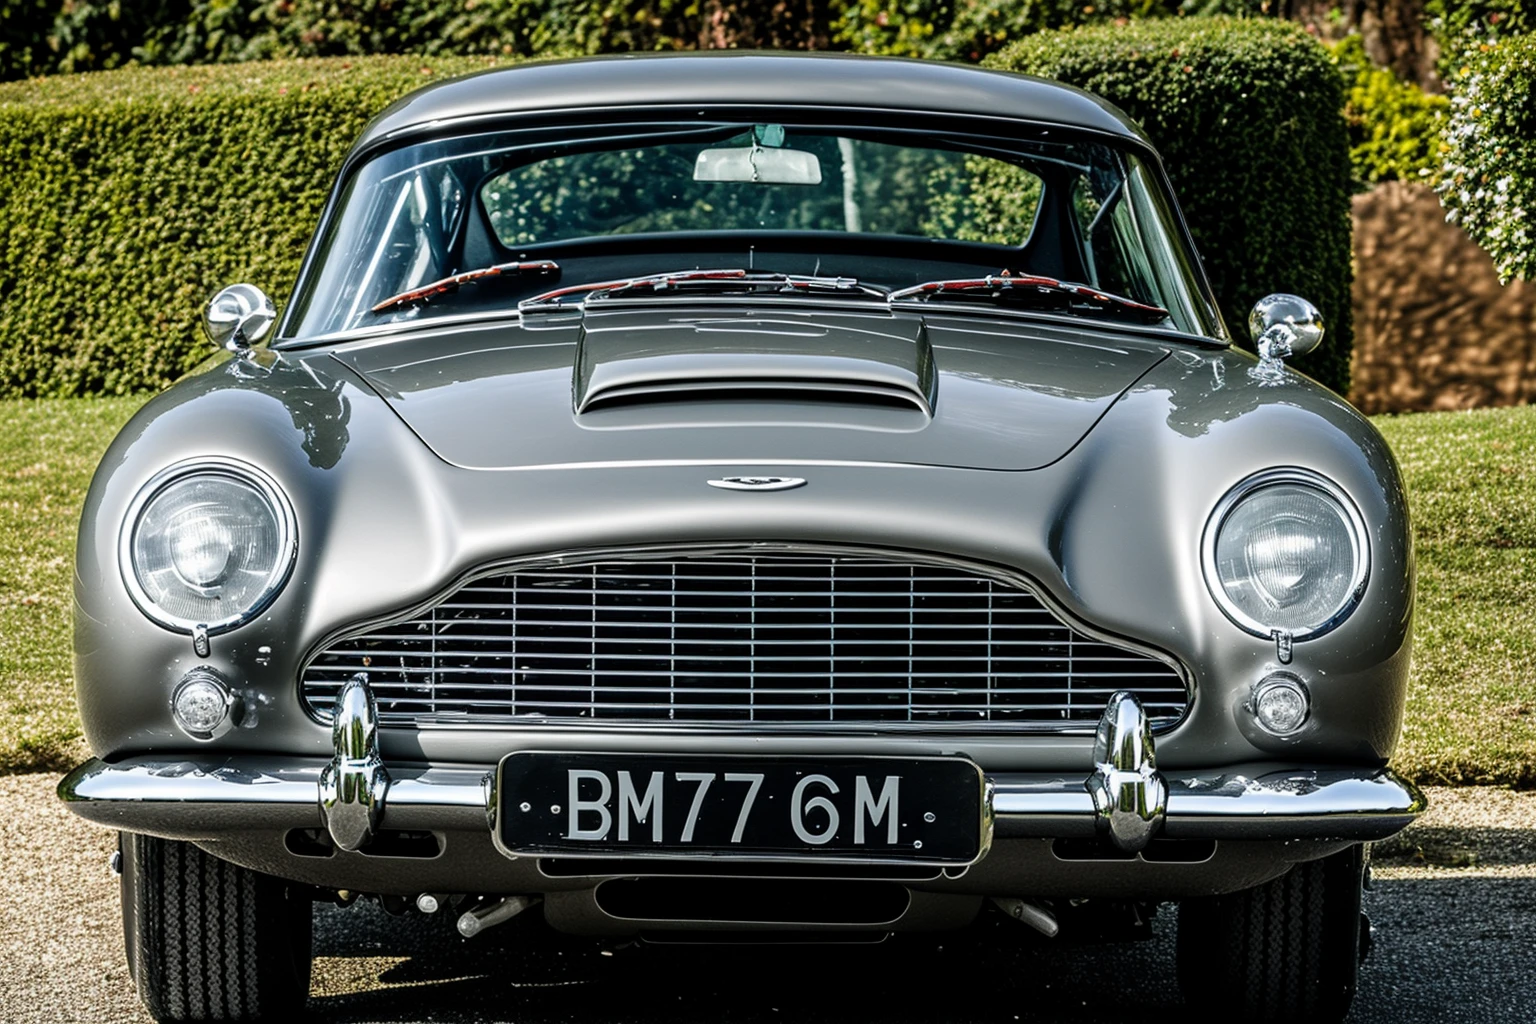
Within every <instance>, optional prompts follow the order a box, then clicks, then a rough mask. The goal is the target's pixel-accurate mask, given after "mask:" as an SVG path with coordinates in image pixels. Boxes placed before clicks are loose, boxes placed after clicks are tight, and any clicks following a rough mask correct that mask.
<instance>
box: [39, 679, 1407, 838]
mask: <svg viewBox="0 0 1536 1024" xmlns="http://www.w3.org/2000/svg"><path fill="white" fill-rule="evenodd" d="M337 709H338V710H337V716H336V727H335V733H334V742H335V747H336V753H335V756H334V757H332V758H331V759H330V760H328V761H326V760H321V759H318V758H315V759H301V758H271V757H249V756H247V757H229V758H223V759H209V760H200V761H188V760H166V759H163V758H154V757H137V758H128V759H126V760H123V761H118V762H116V763H112V764H108V763H106V762H104V761H100V760H94V759H93V760H91V761H87V762H86V763H85V764H83V765H81V766H80V767H78V768H76V769H75V770H74V771H72V772H70V773H69V775H67V776H66V777H65V778H64V780H63V781H62V782H61V783H60V784H59V796H60V797H61V798H62V799H63V800H64V801H65V802H66V803H67V804H68V805H69V808H70V809H71V810H72V811H74V812H75V813H76V814H79V815H80V816H81V817H83V818H86V819H87V820H89V821H93V822H96V823H98V824H101V825H107V826H110V827H112V828H118V829H124V830H127V831H130V832H147V833H151V834H155V835H160V836H164V837H166V838H171V839H214V838H217V837H218V836H219V835H221V834H228V833H233V832H251V831H264V830H286V829H294V828H325V829H327V830H328V831H329V832H330V834H331V837H332V839H333V840H334V841H335V843H336V845H337V846H339V847H341V848H342V849H345V850H355V849H358V848H360V847H362V846H365V845H366V844H367V843H368V842H369V841H370V840H371V839H372V837H373V836H374V835H375V834H376V832H377V831H378V830H379V829H381V828H388V829H401V830H424V831H481V832H488V831H490V829H491V827H492V826H491V821H492V817H493V816H492V811H493V809H494V808H493V801H494V799H495V796H494V792H493V789H492V785H491V780H492V776H493V768H492V767H491V766H479V767H427V768H411V767H405V766H398V765H396V766H391V767H389V768H388V769H386V768H385V766H384V764H383V761H382V760H381V759H380V758H379V756H378V747H377V739H376V724H375V723H376V721H377V719H376V716H375V714H374V710H373V699H372V696H371V694H369V692H368V687H367V681H366V679H363V678H361V677H358V678H355V679H353V680H352V681H351V682H349V683H348V684H347V686H346V687H345V688H344V689H343V692H342V698H341V699H338V701H337ZM989 781H990V783H991V785H990V786H989V787H988V792H989V794H990V797H991V807H990V811H991V816H992V821H993V827H994V835H995V836H996V837H997V838H999V839H1019V838H1034V839H1072V838H1091V837H1093V836H1096V835H1097V836H1104V837H1105V838H1107V839H1108V840H1110V841H1111V842H1113V843H1114V844H1115V845H1116V846H1118V847H1120V848H1121V849H1123V850H1126V851H1130V852H1135V851H1137V850H1141V849H1143V848H1144V847H1145V846H1146V844H1147V843H1148V842H1150V841H1151V840H1152V839H1153V838H1154V837H1156V836H1158V835H1162V836H1165V837H1167V838H1170V839H1215V840H1257V841H1276V840H1282V841H1283V840H1287V839H1335V840H1347V841H1352V842H1360V841H1371V840H1376V839H1385V838H1386V837H1388V836H1390V835H1392V834H1393V833H1395V832H1398V831H1399V830H1401V829H1402V828H1404V827H1406V826H1407V825H1408V824H1409V823H1410V822H1412V821H1413V819H1414V817H1416V816H1417V815H1418V814H1419V813H1420V812H1422V811H1423V810H1424V806H1425V801H1424V796H1423V794H1422V793H1420V792H1419V790H1418V789H1417V788H1416V787H1415V786H1414V785H1413V784H1412V783H1411V782H1408V781H1406V780H1404V779H1402V778H1399V777H1398V776H1397V775H1396V774H1394V773H1393V772H1391V771H1388V770H1386V769H1381V768H1377V769H1360V770H1348V769H1324V768H1311V767H1298V768H1285V769H1278V770H1277V769H1276V768H1275V767H1274V766H1262V767H1260V766H1255V767H1253V768H1250V769H1247V770H1245V769H1244V768H1243V767H1242V766H1238V767H1234V768H1231V769H1227V770H1224V771H1213V772H1167V773H1164V772H1160V771H1158V769H1157V765H1156V758H1155V755H1154V752H1153V747H1152V734H1151V730H1150V728H1148V725H1147V720H1146V716H1145V714H1144V713H1143V712H1142V708H1141V705H1140V703H1139V702H1138V701H1137V700H1136V698H1135V697H1134V696H1132V695H1130V694H1125V693H1120V694H1116V695H1115V696H1114V697H1113V698H1111V699H1110V701H1109V704H1108V705H1107V706H1106V708H1105V710H1104V715H1103V718H1102V719H1101V721H1100V724H1099V729H1098V733H1097V736H1096V739H1095V743H1094V753H1093V770H1092V771H1091V772H1089V773H1088V774H1087V775H1086V776H1082V775H1078V776H1066V775H1043V774H1037V773H998V774H995V775H991V776H989Z"/></svg>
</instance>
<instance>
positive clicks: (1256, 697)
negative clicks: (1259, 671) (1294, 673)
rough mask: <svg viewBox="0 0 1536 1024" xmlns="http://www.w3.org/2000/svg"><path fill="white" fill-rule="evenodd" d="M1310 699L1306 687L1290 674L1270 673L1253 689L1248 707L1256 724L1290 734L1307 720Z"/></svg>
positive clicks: (1278, 733)
mask: <svg viewBox="0 0 1536 1024" xmlns="http://www.w3.org/2000/svg"><path fill="white" fill-rule="evenodd" d="M1311 705H1312V702H1311V701H1310V700H1309V699H1308V697H1307V688H1306V687H1305V686H1303V685H1302V684H1301V681H1300V680H1297V679H1293V678H1291V677H1290V676H1278V675H1277V676H1270V677H1269V678H1268V679H1265V680H1264V681H1263V682H1262V683H1260V684H1259V685H1258V688H1257V689H1255V690H1254V692H1253V701H1252V703H1251V705H1250V706H1251V707H1252V709H1253V716H1254V717H1255V718H1257V719H1258V720H1259V727H1260V728H1261V729H1263V730H1264V731H1265V732H1268V733H1273V734H1274V735H1276V736H1289V735H1290V734H1291V733H1293V732H1295V731H1296V730H1297V729H1300V728H1301V727H1302V726H1303V725H1305V724H1306V722H1307V715H1308V714H1310V713H1311V710H1312V706H1311Z"/></svg>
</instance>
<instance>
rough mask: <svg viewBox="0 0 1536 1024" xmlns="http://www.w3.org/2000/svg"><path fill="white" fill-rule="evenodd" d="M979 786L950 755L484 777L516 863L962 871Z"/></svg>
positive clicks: (983, 825) (650, 758) (617, 762)
mask: <svg viewBox="0 0 1536 1024" xmlns="http://www.w3.org/2000/svg"><path fill="white" fill-rule="evenodd" d="M985 794H986V782H985V779H984V777H983V776H982V773H981V769H980V768H978V767H977V765H976V764H975V762H973V761H968V760H966V759H964V758H958V757H816V758H808V757H760V756H758V757H754V756H736V755H712V754H698V755H691V754H586V753H555V752H543V751H525V752H519V753H516V754H509V755H508V756H507V757H505V758H503V759H502V762H501V766H500V768H499V769H498V772H497V799H498V813H497V827H496V831H497V839H498V840H499V842H500V845H501V847H502V850H503V852H505V853H509V854H513V855H519V856H530V855H531V856H537V855H558V856H562V857H571V856H582V855H588V856H604V857H612V856H615V855H617V856H666V857H719V856H728V857H741V858H746V859H752V858H766V859H781V858H795V859H807V860H820V859H825V858H834V859H838V860H843V861H862V862H884V863H890V862H898V863H923V864H970V863H973V862H974V861H976V860H977V859H979V858H980V857H981V856H982V854H983V853H985V852H986V847H987V844H988V842H989V841H990V837H991V831H990V820H989V808H987V806H986V795H985Z"/></svg>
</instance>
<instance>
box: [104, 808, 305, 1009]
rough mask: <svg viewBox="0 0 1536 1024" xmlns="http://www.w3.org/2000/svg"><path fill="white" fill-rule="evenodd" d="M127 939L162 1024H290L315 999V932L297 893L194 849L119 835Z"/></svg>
mask: <svg viewBox="0 0 1536 1024" xmlns="http://www.w3.org/2000/svg"><path fill="white" fill-rule="evenodd" d="M121 843H122V853H123V864H122V867H123V876H122V896H123V940H124V945H125V947H126V949H127V953H128V970H129V973H130V974H131V975H132V976H133V980H134V982H135V983H136V984H137V985H138V989H139V998H140V999H142V1000H143V1001H144V1005H145V1007H146V1008H148V1010H149V1012H150V1014H151V1015H152V1016H153V1017H154V1018H155V1020H157V1021H160V1022H161V1024H173V1022H177V1024H179V1022H191V1021H260V1020H278V1019H281V1018H288V1019H292V1018H293V1017H294V1016H296V1015H298V1014H299V1013H300V1012H302V1010H303V1008H304V1000H305V998H306V997H307V996H308V994H309V972H310V964H311V955H312V954H311V950H312V939H313V935H314V925H313V916H312V905H311V902H310V899H309V897H308V895H307V894H306V893H304V892H303V891H302V889H301V888H300V887H299V886H296V885H293V884H291V883H288V882H285V881H283V880H282V879H280V878H273V877H272V876H270V875H263V874H259V873H257V872H255V871H251V870H249V869H247V868H242V867H239V866H238V865H235V864H230V863H228V862H226V861H222V860H220V859H219V858H217V857H214V856H212V855H210V854H207V853H204V852H203V851H202V850H201V849H199V848H198V847H196V846H193V845H192V844H191V843H183V842H174V841H172V840H168V839H158V838H156V837H154V836H143V835H137V834H134V833H128V832H125V833H122V836H121Z"/></svg>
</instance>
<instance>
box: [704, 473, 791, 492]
mask: <svg viewBox="0 0 1536 1024" xmlns="http://www.w3.org/2000/svg"><path fill="white" fill-rule="evenodd" d="M705 483H707V484H709V486H711V487H718V488H720V489H721V490H725V491H788V490H793V489H794V488H796V487H804V486H805V478H804V477H799V476H723V477H720V478H719V479H716V480H706V481H705Z"/></svg>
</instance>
